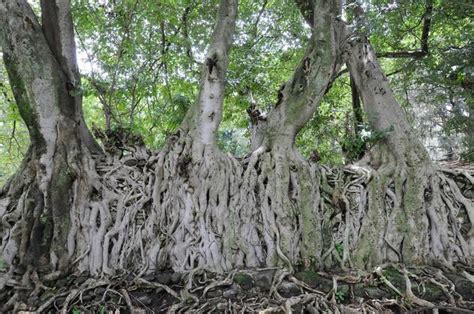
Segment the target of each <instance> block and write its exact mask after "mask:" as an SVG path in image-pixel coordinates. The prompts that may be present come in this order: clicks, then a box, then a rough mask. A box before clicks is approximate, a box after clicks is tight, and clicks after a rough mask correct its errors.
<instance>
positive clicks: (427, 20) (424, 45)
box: [377, 0, 433, 59]
mask: <svg viewBox="0 0 474 314" xmlns="http://www.w3.org/2000/svg"><path fill="white" fill-rule="evenodd" d="M432 18H433V0H426V10H425V13H424V14H423V30H422V33H421V40H420V50H415V51H393V52H381V53H377V57H379V58H416V59H418V58H423V57H424V56H426V55H428V54H429V45H428V39H429V36H430V29H431V20H432Z"/></svg>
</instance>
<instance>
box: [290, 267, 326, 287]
mask: <svg viewBox="0 0 474 314" xmlns="http://www.w3.org/2000/svg"><path fill="white" fill-rule="evenodd" d="M295 277H296V279H298V280H300V281H303V282H304V283H305V284H307V285H308V286H310V287H311V288H316V287H317V286H318V285H320V284H321V276H319V275H318V274H317V273H315V272H314V271H309V270H305V271H300V272H299V273H296V274H295Z"/></svg>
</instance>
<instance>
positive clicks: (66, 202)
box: [0, 0, 97, 272]
mask: <svg viewBox="0 0 474 314" xmlns="http://www.w3.org/2000/svg"><path fill="white" fill-rule="evenodd" d="M44 9H45V10H44V11H43V14H48V13H49V10H48V9H47V8H44ZM0 13H1V15H0V17H1V20H0V25H1V28H2V34H1V35H2V48H3V54H4V62H5V66H6V69H7V72H8V76H9V79H10V82H11V85H12V89H13V92H14V95H15V99H16V102H17V105H18V108H19V111H20V114H21V116H22V118H23V120H24V121H25V123H26V125H27V127H28V131H29V134H30V139H31V146H30V148H29V150H28V153H27V156H26V158H25V160H24V161H23V165H22V167H21V168H20V170H19V171H18V173H17V174H16V175H15V177H14V179H13V180H11V181H10V183H9V184H7V185H6V186H5V187H4V189H3V190H2V199H3V202H2V204H1V205H0V212H1V213H2V217H3V219H4V220H3V221H4V227H6V229H4V231H3V239H2V251H3V259H4V261H5V262H6V263H7V264H9V265H16V266H17V267H20V268H24V269H28V271H30V270H32V269H38V268H40V269H41V270H42V271H43V272H55V271H59V272H65V271H66V270H68V268H69V266H70V265H69V261H70V258H71V256H72V247H71V241H70V239H69V236H70V229H71V220H70V215H71V210H77V209H78V208H77V202H79V201H80V200H81V199H82V198H87V197H88V191H89V190H90V189H91V188H90V187H89V186H90V182H88V180H87V177H88V176H87V172H86V170H85V169H86V167H85V165H84V164H83V162H84V161H85V162H86V163H91V162H92V161H89V159H90V156H89V152H88V149H87V147H86V145H87V146H88V145H89V144H90V145H92V144H94V147H96V145H97V144H95V141H93V139H92V138H91V137H90V134H89V133H88V132H83V130H85V125H84V124H83V118H82V113H81V111H80V110H79V109H78V106H80V103H78V101H77V100H76V99H77V97H79V96H74V95H71V93H72V92H73V89H74V88H76V87H78V86H79V85H78V84H79V83H78V81H77V79H76V80H72V79H73V75H72V74H71V76H68V75H69V74H68V72H66V67H65V64H66V62H65V61H64V63H63V61H61V62H60V61H58V56H55V54H54V53H55V52H58V50H57V49H55V48H53V47H51V46H50V45H49V44H48V41H47V40H46V38H45V35H44V33H43V29H42V27H41V25H40V24H39V23H38V21H37V19H36V16H35V15H34V13H33V11H32V10H31V8H30V7H29V5H28V4H27V2H26V1H22V0H19V1H12V0H10V1H4V2H2V3H1V4H0ZM45 33H46V34H48V33H49V30H48V28H46V29H45ZM60 43H62V41H60ZM66 46H67V45H66ZM58 49H59V48H58ZM69 52H71V53H73V52H74V51H73V50H71V51H69ZM63 66H64V67H63ZM76 69H77V68H76ZM83 136H87V139H88V140H87V141H86V143H83V139H85V138H83Z"/></svg>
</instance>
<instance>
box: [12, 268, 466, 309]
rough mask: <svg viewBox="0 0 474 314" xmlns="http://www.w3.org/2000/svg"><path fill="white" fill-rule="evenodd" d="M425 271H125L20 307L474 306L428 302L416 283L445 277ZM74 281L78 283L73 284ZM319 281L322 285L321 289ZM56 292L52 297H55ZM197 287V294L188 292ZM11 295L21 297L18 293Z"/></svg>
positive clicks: (455, 296)
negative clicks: (168, 275) (172, 278)
mask: <svg viewBox="0 0 474 314" xmlns="http://www.w3.org/2000/svg"><path fill="white" fill-rule="evenodd" d="M423 272H424V270H423V269H421V268H411V269H410V270H408V269H406V268H404V267H402V266H401V265H384V266H380V267H377V269H376V270H374V272H372V273H370V272H366V273H359V275H358V276H354V275H352V274H350V273H349V274H345V275H344V274H338V275H336V274H328V273H312V272H308V271H304V272H299V273H296V275H289V274H287V273H286V271H284V270H281V271H280V272H273V275H272V276H271V278H266V277H265V274H267V273H268V269H261V270H260V269H254V270H251V271H240V272H231V273H229V274H227V275H226V276H223V275H220V274H215V273H208V272H202V271H200V272H197V273H196V272H195V273H194V274H191V273H189V274H188V276H183V275H182V276H181V278H182V280H180V281H178V282H175V283H172V284H171V285H168V284H164V283H160V282H158V281H157V278H159V277H155V278H148V279H143V278H135V279H133V278H131V277H130V276H125V277H116V278H114V279H113V280H107V281H105V280H94V279H88V280H86V281H85V282H83V283H82V284H80V285H79V286H78V287H77V288H75V289H72V290H71V289H70V287H69V286H65V287H61V288H60V289H56V288H55V287H51V288H47V289H46V290H45V292H44V296H48V295H49V297H48V298H47V300H46V301H45V302H44V303H42V304H40V305H38V306H36V307H34V306H32V307H27V306H26V305H20V306H18V308H17V310H24V311H33V310H36V311H55V310H58V309H61V312H62V313H66V312H69V311H71V310H72V309H75V310H79V311H99V310H101V311H103V310H107V311H115V310H128V311H130V312H135V313H138V312H140V311H146V312H147V313H155V312H156V313H158V312H162V311H164V310H167V311H168V312H189V311H192V312H209V311H217V312H221V311H231V312H245V311H247V312H262V313H276V312H286V313H291V312H297V313H298V312H305V311H307V312H314V311H321V310H324V311H331V312H335V313H346V312H349V313H353V312H373V311H377V312H379V311H385V312H392V311H393V312H396V311H400V310H402V311H417V310H426V309H443V310H450V311H457V312H464V311H465V312H468V310H469V309H471V310H472V309H474V302H473V301H474V295H472V293H471V292H466V291H465V292H463V296H461V295H460V294H457V293H456V292H455V291H454V290H453V291H451V290H450V289H449V288H446V287H445V289H444V290H443V292H444V293H447V294H448V295H449V297H450V298H439V299H438V300H436V301H434V302H433V301H427V300H424V299H423V298H422V295H423V294H425V295H427V296H428V297H433V295H431V294H433V293H437V292H434V291H435V290H431V292H428V293H427V292H420V291H419V289H416V290H415V289H414V286H416V287H419V286H420V285H421V284H425V285H426V286H425V288H426V289H428V287H430V289H432V288H433V287H435V286H437V285H442V284H441V283H440V282H437V281H438V280H440V279H439V278H438V277H439V276H438V275H433V276H425V275H423V276H422V275H420V274H422V273H423ZM433 274H436V272H434V273H433ZM446 275H448V276H451V275H452V274H448V273H446ZM262 276H263V277H262ZM311 276H313V277H311ZM314 276H315V277H314ZM296 277H299V278H301V279H297V278H296ZM127 278H128V279H127ZM264 278H266V279H264ZM314 278H318V279H317V280H314ZM326 278H327V279H326ZM329 278H331V279H329ZM440 278H441V277H440ZM378 279H381V280H380V281H379V280H378ZM267 280H270V284H267V283H268V281H267ZM75 281H77V280H73V281H72V282H75ZM432 281H436V282H437V285H429V284H430V282H432ZM317 286H318V287H319V288H315V287H317ZM101 287H103V288H101ZM386 287H390V288H389V290H386V289H385V288H386ZM471 287H472V286H471ZM299 288H301V289H302V290H301V289H299ZM100 289H102V290H100ZM53 291H54V295H52V296H51V292H53ZM272 291H273V293H272ZM276 291H278V292H276ZM191 292H192V294H193V297H192V298H189V297H186V295H187V294H189V293H191ZM275 292H276V293H275ZM469 293H471V294H469ZM328 296H329V297H328ZM463 297H464V298H463ZM468 298H469V300H468ZM13 300H17V297H14V298H13ZM451 300H453V301H451ZM12 302H14V301H11V302H10V305H11V303H12Z"/></svg>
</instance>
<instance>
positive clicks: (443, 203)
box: [348, 36, 474, 267]
mask: <svg viewBox="0 0 474 314" xmlns="http://www.w3.org/2000/svg"><path fill="white" fill-rule="evenodd" d="M349 45H350V55H349V60H348V65H349V68H350V72H351V75H352V77H353V78H354V81H355V84H356V85H357V89H358V90H359V92H360V95H361V98H362V101H363V103H364V108H365V112H366V113H367V116H368V120H369V124H370V125H371V127H372V129H373V130H374V131H375V132H379V133H381V134H383V137H384V140H383V141H382V142H380V143H379V144H378V145H377V146H376V147H374V149H372V150H371V152H370V165H371V167H373V168H374V169H375V170H376V171H375V172H374V178H373V180H372V183H371V185H370V189H369V211H368V212H367V215H368V219H367V220H365V224H363V225H362V230H363V231H362V234H363V238H362V241H361V242H360V245H359V247H358V248H357V249H356V251H355V258H357V259H358V261H359V262H358V264H361V263H367V258H368V259H369V260H370V261H371V263H373V264H378V263H381V262H382V261H384V260H386V259H389V260H393V259H394V257H395V256H397V258H398V261H399V262H405V263H427V262H430V261H432V262H436V263H442V264H444V265H446V266H448V267H449V266H450V265H452V263H453V262H454V261H457V260H459V259H461V260H465V258H467V259H468V260H469V259H470V258H472V256H473V254H474V251H473V248H474V242H473V241H474V237H473V236H474V229H473V223H474V220H473V219H474V208H473V204H472V202H471V201H470V200H468V199H466V198H464V197H463V196H462V195H459V191H458V190H457V189H455V190H453V191H451V193H454V197H453V196H448V195H447V194H446V193H448V192H447V191H445V190H444V191H443V189H444V185H446V184H447V182H449V185H450V186H451V185H453V183H452V182H450V180H449V179H448V178H447V177H446V176H445V175H443V174H442V173H441V172H439V170H438V169H437V167H436V166H435V165H434V164H433V163H432V162H431V161H430V159H429V156H428V153H427V151H426V149H425V148H424V147H423V145H422V144H421V142H420V141H419V140H418V138H417V136H416V132H415V131H414V130H412V128H411V127H410V125H409V123H408V121H407V119H406V117H405V113H404V111H403V109H402V108H401V106H400V105H399V104H398V102H397V101H396V99H395V96H394V94H393V92H392V90H391V88H390V86H389V82H388V79H387V78H386V77H385V75H384V74H383V71H382V69H381V67H380V65H379V63H378V61H377V57H376V55H375V52H374V51H373V49H372V47H371V46H370V44H369V43H368V41H367V39H366V38H365V37H363V36H362V37H356V38H355V39H353V40H352V41H351V42H350V43H349ZM453 199H454V200H453ZM387 201H388V202H389V203H392V205H391V207H392V209H391V210H390V211H389V212H387V211H386V210H385V211H384V210H383V209H384V208H385V207H386V203H387ZM453 201H454V202H459V204H460V208H459V209H454V208H453V206H452V202H453ZM461 217H466V218H468V219H467V220H464V219H465V218H461ZM459 223H461V226H462V225H463V223H464V224H465V225H464V227H461V228H459V227H457V226H456V225H458V224H459ZM461 229H463V230H464V231H461ZM384 251H385V253H383V252H384ZM390 256H392V257H390ZM395 260H396V259H395ZM465 261H467V260H465Z"/></svg>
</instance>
